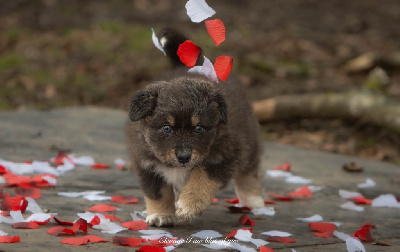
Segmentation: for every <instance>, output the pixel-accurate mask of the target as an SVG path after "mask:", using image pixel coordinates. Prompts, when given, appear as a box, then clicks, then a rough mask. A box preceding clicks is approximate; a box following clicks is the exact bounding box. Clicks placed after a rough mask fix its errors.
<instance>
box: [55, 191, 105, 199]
mask: <svg viewBox="0 0 400 252" xmlns="http://www.w3.org/2000/svg"><path fill="white" fill-rule="evenodd" d="M105 192H106V191H84V192H59V193H58V195H59V196H64V197H69V198H77V197H84V196H88V195H99V194H103V193H105Z"/></svg>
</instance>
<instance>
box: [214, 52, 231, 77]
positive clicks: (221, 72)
mask: <svg viewBox="0 0 400 252" xmlns="http://www.w3.org/2000/svg"><path fill="white" fill-rule="evenodd" d="M232 65H233V58H232V57H230V56H219V57H217V58H216V59H215V63H214V69H215V72H216V74H217V76H218V78H219V79H220V80H222V81H226V79H227V78H228V75H229V73H230V72H231V70H232Z"/></svg>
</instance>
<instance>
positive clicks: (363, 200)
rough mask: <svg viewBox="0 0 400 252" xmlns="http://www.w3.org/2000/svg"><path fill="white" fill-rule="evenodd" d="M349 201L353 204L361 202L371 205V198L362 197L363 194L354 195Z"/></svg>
mask: <svg viewBox="0 0 400 252" xmlns="http://www.w3.org/2000/svg"><path fill="white" fill-rule="evenodd" d="M349 200H350V201H351V202H353V203H355V204H361V205H371V204H372V200H370V199H366V198H364V196H356V197H353V198H350V199H349Z"/></svg>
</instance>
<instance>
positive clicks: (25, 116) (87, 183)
mask: <svg viewBox="0 0 400 252" xmlns="http://www.w3.org/2000/svg"><path fill="white" fill-rule="evenodd" d="M126 118H127V116H126V112H124V111H119V110H111V109H104V108H91V107H84V108H67V109H56V110H51V111H44V112H38V111H27V112H3V113H0V158H3V159H5V160H12V161H18V162H22V161H23V160H48V159H49V158H51V157H54V156H55V155H56V152H54V149H57V148H61V149H70V150H71V151H72V152H73V153H76V154H77V155H90V156H93V157H94V158H95V160H96V161H97V162H103V163H107V164H112V163H113V161H114V160H115V159H116V158H123V159H125V160H129V156H128V153H127V151H126V145H125V137H124V126H125V121H126ZM286 162H290V163H291V164H292V173H293V174H294V175H298V176H302V177H305V178H309V179H312V180H313V183H312V185H319V186H324V189H323V190H322V191H320V192H317V193H315V194H314V195H313V196H312V198H310V199H306V200H298V201H293V202H277V203H276V204H275V205H267V206H274V207H275V210H276V215H275V216H263V217H259V216H254V215H252V214H249V217H250V218H252V219H254V220H255V222H256V225H255V226H254V235H253V237H254V238H261V239H265V238H266V236H262V235H260V233H262V232H265V231H269V230H280V231H285V232H289V233H292V234H293V237H292V238H294V239H296V243H291V244H283V243H276V242H271V243H269V244H268V245H267V246H268V247H271V248H273V249H275V250H276V251H290V248H293V249H295V250H296V251H346V245H345V243H344V242H342V241H341V240H339V239H337V238H319V237H315V236H313V235H312V232H311V230H310V228H309V227H308V225H307V224H306V223H303V222H299V221H296V220H295V219H296V218H300V217H309V216H311V215H314V214H320V215H322V217H323V218H324V221H327V222H340V223H342V225H341V226H340V227H339V228H338V231H341V232H344V233H347V234H350V235H352V234H354V232H355V230H357V229H359V228H360V227H361V224H362V223H363V222H365V221H372V222H373V223H374V224H375V225H376V228H375V229H372V231H371V233H372V236H373V237H374V238H375V239H376V240H378V241H382V240H387V241H389V242H390V243H391V244H392V246H388V247H383V246H377V245H371V244H368V243H363V244H364V246H365V248H366V251H399V250H400V232H399V227H400V208H372V207H371V206H366V207H365V211H364V212H354V211H350V210H344V209H341V208H340V207H339V206H340V205H341V204H343V203H344V202H345V200H344V199H341V198H340V197H339V195H338V190H339V189H346V190H349V191H359V192H361V193H362V194H363V195H364V196H365V197H366V198H369V199H373V198H375V197H377V196H379V195H381V194H386V193H392V194H394V195H395V196H397V197H400V180H399V178H400V167H399V166H396V165H392V164H389V163H382V162H376V161H370V160H365V159H359V158H355V157H351V156H343V155H335V154H330V153H324V152H319V151H312V150H305V149H301V148H296V147H292V146H286V145H280V144H275V143H271V142H266V143H265V144H264V154H263V160H262V168H261V171H260V174H261V175H262V178H261V179H262V181H263V188H264V197H265V198H266V199H269V197H268V192H274V193H277V194H285V193H287V192H289V191H292V190H294V189H296V188H298V187H300V186H301V185H295V184H288V183H285V181H284V179H282V178H271V177H268V176H267V175H265V170H270V169H273V168H275V167H277V166H278V165H280V164H282V163H286ZM349 162H356V163H357V164H358V165H361V166H363V167H364V171H363V172H362V173H348V172H345V171H344V170H343V169H342V166H343V164H345V163H349ZM367 177H370V178H372V179H373V180H374V181H375V182H376V184H377V185H376V186H375V187H374V188H369V189H357V184H358V183H362V182H365V179H366V178H367ZM7 190H9V191H10V192H11V191H12V190H11V189H5V191H6V192H7ZM86 190H106V195H109V196H111V195H116V194H119V195H131V194H134V195H136V196H137V197H138V198H139V199H140V202H139V203H138V204H130V205H122V204H116V203H112V202H110V201H106V202H104V203H107V204H111V205H115V206H118V207H120V208H122V209H123V211H121V212H116V215H117V216H118V217H119V218H121V221H130V220H132V218H131V217H130V213H131V212H133V211H134V210H144V209H145V206H144V202H143V194H142V193H141V191H140V188H139V186H138V183H137V180H136V176H135V174H134V173H131V172H130V171H121V170H119V169H117V168H116V167H114V166H112V167H111V168H109V169H105V170H97V169H93V168H88V167H77V168H75V170H73V171H71V172H69V173H66V174H65V175H63V176H60V177H59V179H58V185H57V187H55V188H53V189H42V190H41V191H42V197H41V198H40V199H38V200H37V202H38V204H39V205H40V206H41V207H42V208H43V209H49V210H50V211H51V212H56V213H58V214H59V216H60V218H61V219H65V220H69V221H73V220H75V219H77V215H76V214H77V213H78V212H84V210H85V209H86V208H88V207H90V206H92V205H95V204H97V203H96V202H91V201H88V200H86V199H83V198H65V197H61V196H58V195H57V192H68V191H70V192H79V191H86ZM234 197H235V195H234V191H233V186H232V185H229V186H228V187H227V188H226V189H224V190H222V191H221V192H219V193H218V195H217V198H218V199H219V202H218V203H217V204H216V205H213V206H210V207H209V208H208V209H207V210H206V211H205V212H204V213H203V215H202V216H201V217H199V218H198V219H196V220H194V221H193V222H192V223H190V224H177V225H176V226H175V227H173V228H168V231H169V232H171V233H172V234H173V235H174V236H177V237H180V238H184V239H188V238H189V237H190V235H191V234H194V233H196V232H198V231H201V230H205V229H211V230H216V231H218V232H220V233H221V234H222V235H226V234H228V233H229V232H230V231H233V230H234V229H238V228H240V227H241V225H239V223H238V219H239V217H240V216H241V214H231V213H229V212H228V210H227V208H225V207H224V206H225V205H230V204H229V203H226V202H224V200H223V199H224V198H234ZM52 226H53V224H47V225H45V226H41V227H40V229H39V230H22V229H12V228H11V226H10V225H9V224H5V223H0V230H2V231H4V232H7V233H9V235H11V236H14V235H16V236H20V237H21V242H19V243H14V244H1V246H0V251H55V250H60V251H72V250H73V251H87V250H88V249H90V250H92V249H93V250H94V249H95V250H97V251H125V250H126V249H127V248H126V247H122V246H117V245H114V244H112V243H111V242H109V243H101V244H87V245H85V246H72V245H64V244H61V243H60V240H61V239H62V238H64V237H53V236H50V235H48V234H46V231H47V230H48V228H50V227H52ZM153 229H154V228H153ZM88 233H89V234H95V235H99V236H101V237H103V238H105V239H110V240H111V239H112V237H113V236H114V235H109V234H102V233H100V231H98V230H94V229H90V230H89V231H88ZM117 235H118V236H131V237H139V233H138V232H137V231H123V232H121V233H118V234H117ZM242 244H243V245H246V246H248V247H252V248H255V247H254V246H252V244H250V243H247V244H245V243H242ZM133 249H134V248H132V250H133ZM189 249H190V250H193V251H207V249H206V248H204V247H202V246H201V245H199V244H194V243H192V242H188V243H184V244H183V245H181V246H179V247H178V248H176V249H175V250H176V251H187V250H189Z"/></svg>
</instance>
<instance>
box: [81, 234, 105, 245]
mask: <svg viewBox="0 0 400 252" xmlns="http://www.w3.org/2000/svg"><path fill="white" fill-rule="evenodd" d="M84 237H85V238H87V239H88V240H89V242H94V243H98V242H109V241H110V240H106V239H103V238H101V237H100V236H97V235H86V236H84Z"/></svg>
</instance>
